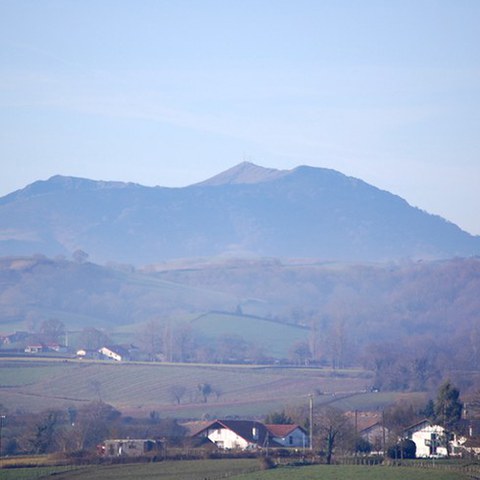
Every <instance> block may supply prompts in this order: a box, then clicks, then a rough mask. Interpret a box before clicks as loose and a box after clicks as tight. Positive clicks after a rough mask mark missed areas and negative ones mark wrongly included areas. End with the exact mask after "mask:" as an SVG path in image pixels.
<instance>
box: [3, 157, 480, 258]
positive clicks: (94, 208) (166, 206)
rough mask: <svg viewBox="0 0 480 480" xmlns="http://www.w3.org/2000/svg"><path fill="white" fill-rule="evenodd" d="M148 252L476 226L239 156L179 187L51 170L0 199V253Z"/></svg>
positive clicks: (334, 253)
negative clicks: (239, 160) (233, 163)
mask: <svg viewBox="0 0 480 480" xmlns="http://www.w3.org/2000/svg"><path fill="white" fill-rule="evenodd" d="M77 249H82V250H85V251H86V252H88V253H89V254H90V255H91V257H92V259H94V260H95V261H99V262H104V261H119V262H126V263H133V264H146V263H157V262H159V261H165V260H171V259H175V258H195V257H209V256H216V255H233V256H245V255H247V256H248V255H253V256H270V257H281V258H288V257H297V258H302V257H303V258H308V257H312V258H320V259H326V260H340V261H352V260H353V261H356V260H361V261H370V260H373V261H390V260H395V259H399V258H413V259H418V258H448V257H453V256H471V255H477V254H479V252H480V237H475V236H473V235H470V234H469V233H467V232H464V231H463V230H461V229H460V228H459V227H458V226H456V225H455V224H453V223H451V222H448V221H447V220H445V219H443V218H442V217H439V216H436V215H432V214H429V213H427V212H424V211H422V210H420V209H418V208H416V207H412V206H411V205H409V204H408V202H407V201H406V200H405V199H403V198H401V197H399V196H397V195H394V194H392V193H390V192H387V191H385V190H381V189H379V188H377V187H375V186H372V185H370V184H368V183H366V182H364V181H363V180H361V179H357V178H354V177H349V176H346V175H344V174H342V173H341V172H338V171H336V170H331V169H323V168H317V167H309V166H305V165H303V166H299V167H296V168H294V169H292V170H276V169H272V168H264V167H259V166H257V165H254V164H252V163H249V162H242V163H240V164H239V165H236V166H234V167H232V168H231V169H228V170H226V171H225V172H222V173H220V174H218V175H215V176H213V177H211V178H209V179H207V180H205V181H203V182H200V183H197V184H193V185H189V186H187V187H180V188H178V187H177V188H170V187H161V186H156V187H146V186H142V185H139V184H135V183H129V182H113V181H112V182H107V181H95V180H89V179H82V178H78V177H64V176H60V175H56V176H53V177H51V178H50V179H48V180H41V181H38V182H34V183H32V184H30V185H28V186H26V187H25V188H24V189H21V190H17V191H16V192H12V193H11V194H9V195H7V196H5V197H3V198H1V199H0V255H12V254H13V255H15V254H34V253H44V254H47V255H55V254H63V255H69V254H71V253H72V252H73V251H75V250H77Z"/></svg>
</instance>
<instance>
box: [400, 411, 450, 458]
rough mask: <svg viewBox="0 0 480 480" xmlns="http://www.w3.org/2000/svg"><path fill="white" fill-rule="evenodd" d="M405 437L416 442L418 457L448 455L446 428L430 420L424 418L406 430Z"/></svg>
mask: <svg viewBox="0 0 480 480" xmlns="http://www.w3.org/2000/svg"><path fill="white" fill-rule="evenodd" d="M404 434H405V438H407V439H409V440H412V441H413V442H415V446H416V447H417V450H416V456H417V458H435V457H446V456H447V455H448V452H447V446H446V434H445V429H444V428H443V427H442V426H441V425H435V424H433V423H432V422H430V420H426V419H425V420H422V421H421V422H418V423H416V424H414V425H412V426H410V427H408V428H406V429H405V431H404Z"/></svg>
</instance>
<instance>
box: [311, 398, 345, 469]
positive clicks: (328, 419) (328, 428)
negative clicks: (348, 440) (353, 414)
mask: <svg viewBox="0 0 480 480" xmlns="http://www.w3.org/2000/svg"><path fill="white" fill-rule="evenodd" d="M314 423H315V425H314V430H315V433H316V435H315V436H316V437H317V438H318V440H319V441H320V444H321V445H322V444H323V446H324V448H325V458H326V462H327V464H330V463H331V462H332V455H333V452H334V449H335V446H336V444H337V443H338V441H339V440H340V439H341V438H342V437H345V436H347V434H348V432H349V431H351V426H349V419H348V418H347V416H346V415H345V414H344V413H343V412H342V411H341V410H338V409H336V408H333V407H327V408H324V409H323V410H321V412H320V414H319V415H317V416H316V418H315V421H314Z"/></svg>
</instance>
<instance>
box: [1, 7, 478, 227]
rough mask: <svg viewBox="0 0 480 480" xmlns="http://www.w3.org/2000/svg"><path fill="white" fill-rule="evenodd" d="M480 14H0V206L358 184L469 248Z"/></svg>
mask: <svg viewBox="0 0 480 480" xmlns="http://www.w3.org/2000/svg"><path fill="white" fill-rule="evenodd" d="M479 25H480V1H477V0H471V1H468V0H451V1H449V0H443V1H433V0H424V1H422V0H415V1H409V0H398V1H395V0H384V1H374V0H362V1H359V0H350V1H347V0H345V1H342V0H316V1H313V0H312V1H309V0H295V1H293V0H290V1H282V0H269V1H267V0H252V1H250V0H236V1H233V0H218V1H213V0H212V1H210V0H196V1H194V0H190V1H187V0H151V1H149V0H110V1H109V0H55V1H53V0H41V1H40V0H31V1H27V0H0V158H1V167H2V168H1V175H0V195H5V194H7V193H9V192H11V191H13V190H15V189H17V188H21V187H23V186H25V185H26V184H28V183H31V182H33V181H35V180H37V179H46V178H48V177H50V176H52V175H54V174H63V175H74V176H81V177H88V178H93V179H103V180H124V181H133V182H137V183H141V184H145V185H163V186H184V185H188V184H191V183H195V182H197V181H201V180H204V179H206V178H208V177H210V176H213V175H215V174H216V173H219V172H220V171H223V170H226V169H227V168H230V167H232V166H233V165H235V164H237V163H239V162H240V161H242V160H243V159H247V160H249V161H252V162H254V163H256V164H259V165H262V166H265V167H273V168H279V169H290V168H293V167H295V166H297V165H301V164H306V165H312V166H319V167H328V168H334V169H336V170H339V171H341V172H343V173H345V174H347V175H352V176H355V177H359V178H361V179H363V180H365V181H367V182H369V183H372V184H374V185H376V186H378V187H380V188H383V189H386V190H389V191H391V192H393V193H396V194H398V195H401V196H402V197H404V198H405V199H406V200H408V201H409V203H411V204H412V205H415V206H418V207H420V208H422V209H424V210H427V211H429V212H431V213H436V214H439V215H442V216H443V217H445V218H447V219H449V220H451V221H453V222H455V223H457V224H459V225H460V226H461V227H462V228H464V229H465V230H467V231H469V232H471V233H475V234H480V214H479V210H480V158H479V153H480V27H479Z"/></svg>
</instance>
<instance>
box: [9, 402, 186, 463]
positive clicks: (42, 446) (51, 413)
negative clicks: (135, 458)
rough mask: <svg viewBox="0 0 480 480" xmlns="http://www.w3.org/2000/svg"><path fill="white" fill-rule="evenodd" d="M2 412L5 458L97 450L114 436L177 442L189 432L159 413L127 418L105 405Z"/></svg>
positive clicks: (90, 404)
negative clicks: (31, 411) (34, 411)
mask: <svg viewBox="0 0 480 480" xmlns="http://www.w3.org/2000/svg"><path fill="white" fill-rule="evenodd" d="M1 410H2V412H3V414H4V415H5V417H6V422H5V425H4V428H3V431H2V439H3V441H2V452H1V453H2V454H3V455H13V454H31V453H33V454H43V453H52V452H73V451H82V450H94V449H95V448H96V446H97V445H98V444H100V443H101V442H103V441H104V440H105V439H106V438H109V437H112V436H114V437H118V438H162V437H169V438H172V439H173V440H174V439H175V438H181V437H182V436H184V435H185V429H184V428H183V427H182V426H180V425H179V424H178V422H176V421H175V420H171V419H160V417H159V415H158V414H157V413H156V412H151V413H150V415H149V416H148V417H146V418H132V417H124V416H122V414H121V413H120V412H119V411H118V410H116V409H115V408H114V407H113V406H111V405H109V404H107V403H104V402H101V401H96V402H91V403H88V404H85V405H83V406H82V407H79V408H76V407H69V408H67V409H65V410H54V409H52V410H47V411H44V412H41V413H35V414H34V413H28V412H8V411H6V410H5V409H4V408H3V409H1Z"/></svg>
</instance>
